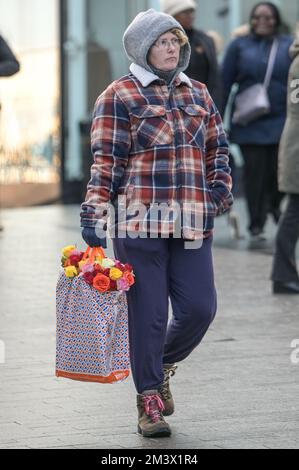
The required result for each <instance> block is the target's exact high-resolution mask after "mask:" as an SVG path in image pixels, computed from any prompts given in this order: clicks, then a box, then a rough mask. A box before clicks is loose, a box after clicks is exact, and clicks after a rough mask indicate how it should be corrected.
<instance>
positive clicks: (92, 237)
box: [82, 227, 107, 248]
mask: <svg viewBox="0 0 299 470" xmlns="http://www.w3.org/2000/svg"><path fill="white" fill-rule="evenodd" d="M82 238H83V240H84V241H85V242H86V243H87V245H88V246H90V247H91V248H93V247H96V246H101V247H102V248H107V240H106V237H103V238H99V237H98V236H97V235H96V230H95V228H94V227H83V229H82Z"/></svg>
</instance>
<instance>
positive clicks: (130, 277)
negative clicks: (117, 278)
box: [123, 271, 135, 287]
mask: <svg viewBox="0 0 299 470" xmlns="http://www.w3.org/2000/svg"><path fill="white" fill-rule="evenodd" d="M123 278H124V279H125V280H126V281H127V283H128V284H129V286H130V287H131V286H132V285H133V284H134V283H135V279H134V276H133V274H132V273H130V271H125V272H124V273H123Z"/></svg>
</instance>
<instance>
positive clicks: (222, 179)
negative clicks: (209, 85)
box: [206, 89, 233, 215]
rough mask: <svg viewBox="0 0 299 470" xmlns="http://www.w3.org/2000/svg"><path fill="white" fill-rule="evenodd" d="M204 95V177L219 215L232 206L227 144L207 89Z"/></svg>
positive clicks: (217, 113) (217, 112)
mask: <svg viewBox="0 0 299 470" xmlns="http://www.w3.org/2000/svg"><path fill="white" fill-rule="evenodd" d="M206 94H207V95H206V99H207V104H208V107H209V108H210V117H209V122H208V128H207V135H206V177H207V181H208V184H209V188H210V190H211V195H212V198H213V200H214V201H215V204H216V206H217V215H219V214H222V213H223V212H226V211H227V210H228V209H229V208H230V206H231V205H232V204H233V196H232V193H231V189H232V179H231V176H230V175H231V169H230V167H229V144H228V141H227V138H226V133H225V131H224V128H223V124H222V119H221V116H220V113H219V111H218V109H217V108H216V106H215V103H214V102H213V100H212V98H211V96H210V94H209V92H208V91H207V89H206Z"/></svg>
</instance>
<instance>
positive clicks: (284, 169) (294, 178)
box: [272, 39, 299, 294]
mask: <svg viewBox="0 0 299 470" xmlns="http://www.w3.org/2000/svg"><path fill="white" fill-rule="evenodd" d="M290 54H291V57H292V58H293V59H294V60H293V63H292V66H291V68H290V74H289V88H288V114H287V121H286V124H285V128H284V131H283V134H282V138H281V142H280V148H279V188H280V190H281V191H283V192H285V193H287V194H288V199H289V200H288V205H287V209H286V211H285V213H284V214H283V215H282V218H281V221H280V224H279V229H278V233H277V237H276V252H275V256H274V263H273V271H272V280H273V292H274V293H275V294H282V293H288V294H292V293H293V294H299V274H298V269H297V265H296V244H297V241H298V237H299V139H298V130H299V126H298V123H299V39H296V40H295V42H294V44H293V45H292V46H291V49H290Z"/></svg>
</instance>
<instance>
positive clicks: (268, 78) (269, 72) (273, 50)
mask: <svg viewBox="0 0 299 470" xmlns="http://www.w3.org/2000/svg"><path fill="white" fill-rule="evenodd" d="M278 46H279V41H278V39H274V41H273V44H272V47H271V51H270V56H269V61H268V66H267V72H266V76H265V80H264V86H265V87H266V88H268V86H269V85H270V81H271V78H272V74H273V69H274V64H275V59H276V56H277V51H278Z"/></svg>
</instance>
